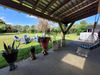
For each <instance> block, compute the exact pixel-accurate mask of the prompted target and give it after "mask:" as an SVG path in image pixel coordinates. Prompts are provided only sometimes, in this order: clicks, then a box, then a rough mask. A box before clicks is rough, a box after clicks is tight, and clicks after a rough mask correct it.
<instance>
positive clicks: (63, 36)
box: [59, 23, 65, 39]
mask: <svg viewBox="0 0 100 75" xmlns="http://www.w3.org/2000/svg"><path fill="white" fill-rule="evenodd" d="M59 26H60V29H61V32H62V39H65V34H64V30H63V28H62V24H61V23H59Z"/></svg>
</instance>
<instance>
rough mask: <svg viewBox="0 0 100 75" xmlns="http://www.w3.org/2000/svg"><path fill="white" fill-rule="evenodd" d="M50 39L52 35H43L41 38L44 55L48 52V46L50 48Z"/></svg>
mask: <svg viewBox="0 0 100 75" xmlns="http://www.w3.org/2000/svg"><path fill="white" fill-rule="evenodd" d="M49 40H50V37H41V38H40V43H41V46H42V53H43V55H47V54H48V53H47V48H48V44H49Z"/></svg>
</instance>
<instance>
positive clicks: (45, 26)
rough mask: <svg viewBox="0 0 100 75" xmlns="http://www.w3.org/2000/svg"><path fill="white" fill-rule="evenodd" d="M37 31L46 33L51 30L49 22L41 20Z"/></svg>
mask: <svg viewBox="0 0 100 75" xmlns="http://www.w3.org/2000/svg"><path fill="white" fill-rule="evenodd" d="M35 29H36V30H37V31H42V32H43V33H46V32H47V30H48V29H50V24H49V23H48V21H47V20H43V19H39V24H38V25H37V26H36V27H35Z"/></svg>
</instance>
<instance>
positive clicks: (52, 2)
mask: <svg viewBox="0 0 100 75" xmlns="http://www.w3.org/2000/svg"><path fill="white" fill-rule="evenodd" d="M56 1H57V0H53V1H51V3H50V4H49V5H48V6H47V7H46V8H45V9H44V10H43V11H42V13H45V11H46V10H48V9H49V8H50V7H51V6H52V5H53V4H54V3H55V2H56Z"/></svg>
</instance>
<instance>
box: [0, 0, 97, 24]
mask: <svg viewBox="0 0 100 75" xmlns="http://www.w3.org/2000/svg"><path fill="white" fill-rule="evenodd" d="M98 2H99V0H0V5H1V6H4V7H8V8H11V9H14V10H17V11H19V12H24V13H27V14H29V15H35V16H38V17H41V18H44V19H48V20H51V21H55V22H59V23H64V24H66V23H71V22H74V21H77V20H80V19H83V18H86V17H89V16H92V15H95V14H97V12H98Z"/></svg>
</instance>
